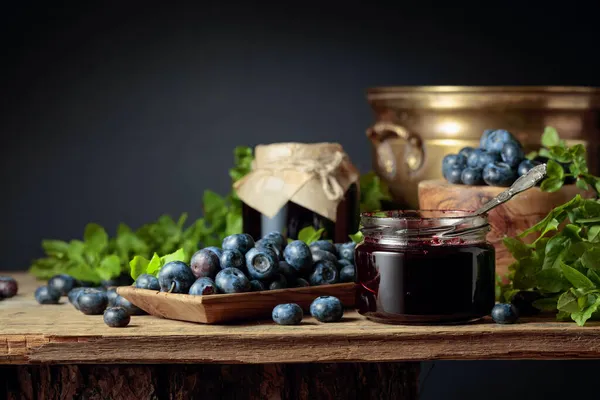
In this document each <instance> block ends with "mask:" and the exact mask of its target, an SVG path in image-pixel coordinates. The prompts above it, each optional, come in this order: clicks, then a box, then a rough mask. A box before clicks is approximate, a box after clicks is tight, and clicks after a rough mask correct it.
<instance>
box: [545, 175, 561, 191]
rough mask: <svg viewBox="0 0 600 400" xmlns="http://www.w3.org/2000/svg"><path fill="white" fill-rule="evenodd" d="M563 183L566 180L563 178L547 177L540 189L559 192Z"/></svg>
mask: <svg viewBox="0 0 600 400" xmlns="http://www.w3.org/2000/svg"><path fill="white" fill-rule="evenodd" d="M563 184H564V181H563V179H562V178H560V179H559V178H546V179H544V180H543V181H542V185H541V186H540V189H541V190H542V192H548V193H552V192H557V191H559V190H560V188H561V187H563Z"/></svg>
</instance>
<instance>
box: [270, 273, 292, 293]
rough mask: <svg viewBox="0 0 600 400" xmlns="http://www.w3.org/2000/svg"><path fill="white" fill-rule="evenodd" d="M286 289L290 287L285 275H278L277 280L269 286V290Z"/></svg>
mask: <svg viewBox="0 0 600 400" xmlns="http://www.w3.org/2000/svg"><path fill="white" fill-rule="evenodd" d="M286 287H288V283H287V279H285V276H283V274H277V275H276V277H275V279H274V280H273V281H272V282H271V283H270V284H269V290H276V289H285V288H286Z"/></svg>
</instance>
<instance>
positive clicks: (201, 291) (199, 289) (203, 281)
mask: <svg viewBox="0 0 600 400" xmlns="http://www.w3.org/2000/svg"><path fill="white" fill-rule="evenodd" d="M230 268H233V267H230ZM217 293H219V289H217V284H216V283H215V281H213V280H212V279H210V278H208V277H203V278H198V280H197V281H196V282H194V284H193V285H192V287H191V288H190V292H189V294H192V295H194V296H206V295H209V294H217Z"/></svg>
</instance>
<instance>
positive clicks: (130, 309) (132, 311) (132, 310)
mask: <svg viewBox="0 0 600 400" xmlns="http://www.w3.org/2000/svg"><path fill="white" fill-rule="evenodd" d="M79 298H80V299H81V296H79ZM79 306H80V307H81V304H79ZM112 306H113V307H122V308H124V309H125V311H127V313H128V314H129V315H144V314H146V312H145V311H144V310H142V309H141V308H139V307H138V306H136V305H135V304H133V303H132V302H130V301H129V300H127V299H126V298H125V297H123V296H119V295H117V297H115V299H114V300H113V303H112Z"/></svg>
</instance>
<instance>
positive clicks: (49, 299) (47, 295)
mask: <svg viewBox="0 0 600 400" xmlns="http://www.w3.org/2000/svg"><path fill="white" fill-rule="evenodd" d="M34 296H35V299H36V300H37V302H38V303H40V304H58V301H59V300H60V296H61V294H60V292H59V291H58V290H56V289H53V288H51V287H48V286H40V287H39V288H37V289H36V290H35V294H34Z"/></svg>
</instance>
